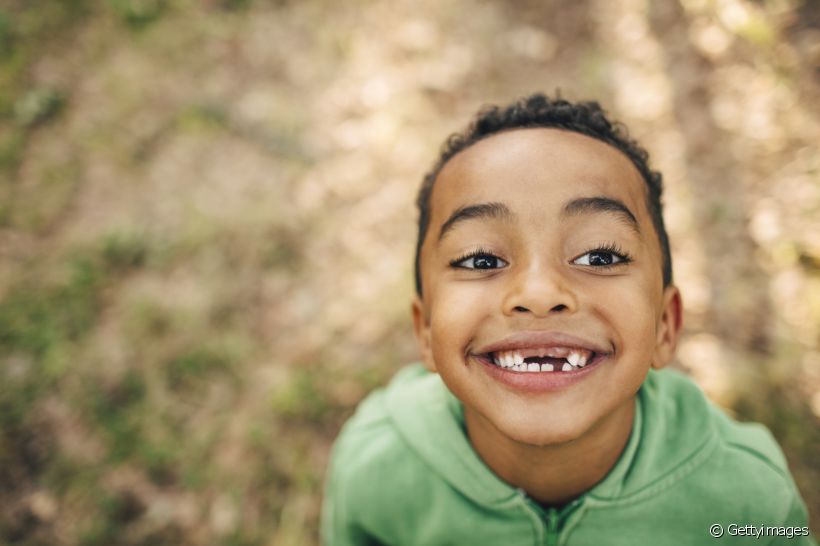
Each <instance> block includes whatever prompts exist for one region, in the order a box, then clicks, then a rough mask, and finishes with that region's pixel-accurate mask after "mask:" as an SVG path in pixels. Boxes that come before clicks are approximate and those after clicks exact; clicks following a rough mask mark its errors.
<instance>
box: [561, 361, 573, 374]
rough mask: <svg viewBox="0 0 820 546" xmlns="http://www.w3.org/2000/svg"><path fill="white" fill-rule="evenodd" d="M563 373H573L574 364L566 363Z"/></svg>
mask: <svg viewBox="0 0 820 546" xmlns="http://www.w3.org/2000/svg"><path fill="white" fill-rule="evenodd" d="M561 371H562V372H571V371H572V364H570V363H569V362H564V365H563V366H561Z"/></svg>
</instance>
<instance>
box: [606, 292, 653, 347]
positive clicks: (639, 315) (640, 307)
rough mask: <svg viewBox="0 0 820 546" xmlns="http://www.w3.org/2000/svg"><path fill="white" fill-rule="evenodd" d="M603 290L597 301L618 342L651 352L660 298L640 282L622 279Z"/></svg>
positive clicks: (622, 345) (623, 345)
mask: <svg viewBox="0 0 820 546" xmlns="http://www.w3.org/2000/svg"><path fill="white" fill-rule="evenodd" d="M614 288H615V289H614V290H609V291H607V294H605V295H604V294H602V295H601V297H600V298H599V299H598V302H600V303H602V304H603V305H601V306H599V309H601V312H602V313H603V314H604V316H605V318H606V320H607V322H609V323H610V324H611V325H613V327H614V330H615V333H616V337H617V338H618V339H616V343H618V344H619V345H621V347H622V348H624V349H625V350H626V351H628V352H632V353H634V352H635V351H638V352H640V353H645V354H651V353H652V351H653V350H654V343H655V329H656V327H657V316H656V315H657V302H656V301H655V298H653V295H652V293H651V292H650V291H648V290H646V288H645V287H644V286H643V285H641V283H639V282H638V283H632V282H631V283H623V284H622V285H621V286H618V287H614Z"/></svg>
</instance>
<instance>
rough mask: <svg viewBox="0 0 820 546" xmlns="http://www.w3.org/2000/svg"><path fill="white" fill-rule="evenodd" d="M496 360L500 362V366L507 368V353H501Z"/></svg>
mask: <svg viewBox="0 0 820 546" xmlns="http://www.w3.org/2000/svg"><path fill="white" fill-rule="evenodd" d="M498 358H499V359H500V360H501V366H503V367H504V368H507V367H508V365H509V358H507V353H501V354H500V355H499V357H498Z"/></svg>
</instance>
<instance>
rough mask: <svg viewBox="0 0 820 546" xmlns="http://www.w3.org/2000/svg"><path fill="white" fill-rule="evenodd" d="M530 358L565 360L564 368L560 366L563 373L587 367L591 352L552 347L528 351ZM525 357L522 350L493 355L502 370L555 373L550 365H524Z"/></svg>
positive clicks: (533, 363) (494, 360)
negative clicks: (545, 357) (547, 357)
mask: <svg viewBox="0 0 820 546" xmlns="http://www.w3.org/2000/svg"><path fill="white" fill-rule="evenodd" d="M526 352H527V353H528V355H530V356H539V357H544V356H549V357H552V358H564V359H566V363H564V364H563V366H558V368H559V369H560V370H561V371H565V372H566V371H571V370H573V369H578V368H583V367H584V366H586V363H587V359H588V357H589V356H590V353H589V351H585V350H581V349H570V348H563V347H551V348H546V349H535V350H527V351H526ZM524 358H525V357H524V355H523V354H522V352H521V351H520V350H516V351H498V352H496V353H493V363H494V364H496V365H497V366H501V367H502V368H512V369H513V370H515V371H525V372H526V371H528V372H537V371H549V372H551V371H553V369H554V366H553V365H552V364H549V363H544V364H541V365H540V366H539V365H538V364H537V363H535V362H528V363H524Z"/></svg>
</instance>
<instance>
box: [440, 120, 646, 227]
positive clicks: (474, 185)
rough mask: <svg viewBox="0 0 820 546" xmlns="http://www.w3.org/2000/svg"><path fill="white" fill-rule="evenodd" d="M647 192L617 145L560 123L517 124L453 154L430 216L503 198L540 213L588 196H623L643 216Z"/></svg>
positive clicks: (442, 174) (641, 180)
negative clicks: (549, 125) (556, 125)
mask: <svg viewBox="0 0 820 546" xmlns="http://www.w3.org/2000/svg"><path fill="white" fill-rule="evenodd" d="M645 195H646V189H645V185H644V182H643V179H642V177H641V175H640V173H639V172H638V170H637V169H636V168H635V166H634V165H633V164H632V162H631V161H630V160H629V158H627V157H626V155H624V154H623V153H622V152H621V151H619V150H618V149H616V148H614V147H613V146H610V145H609V144H606V143H605V142H602V141H600V140H597V139H594V138H592V137H588V136H586V135H582V134H580V133H576V132H572V131H565V130H561V129H551V128H549V129H546V128H537V129H517V130H513V131H508V132H504V133H499V134H497V135H493V136H491V137H488V138H486V139H484V140H481V141H479V142H477V143H475V144H473V145H472V146H470V147H469V148H467V149H465V150H463V151H461V152H459V153H458V154H456V155H455V156H454V157H453V158H451V159H450V161H449V162H448V163H447V164H446V165H445V166H444V168H443V169H442V170H441V172H440V173H439V176H438V178H437V180H436V184H435V186H434V188H433V194H432V196H431V203H430V205H431V216H432V218H431V219H432V221H433V222H434V223H439V224H440V222H441V221H443V218H446V216H447V215H448V214H450V213H451V212H452V211H453V210H455V209H456V208H458V207H461V206H465V205H469V204H472V203H476V202H505V203H507V204H509V205H511V206H512V207H514V208H515V209H518V210H520V211H527V210H530V211H531V212H532V213H533V214H539V213H544V212H548V211H554V210H557V209H558V208H559V207H561V206H563V204H564V203H565V202H567V201H568V200H570V199H573V198H577V197H588V196H607V197H611V198H616V199H619V200H621V201H623V202H624V203H625V204H626V205H627V206H628V207H629V208H630V209H632V210H633V212H635V214H636V215H638V216H645V214H646V213H645V211H646V207H645V205H644V203H645ZM639 220H640V218H639Z"/></svg>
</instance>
